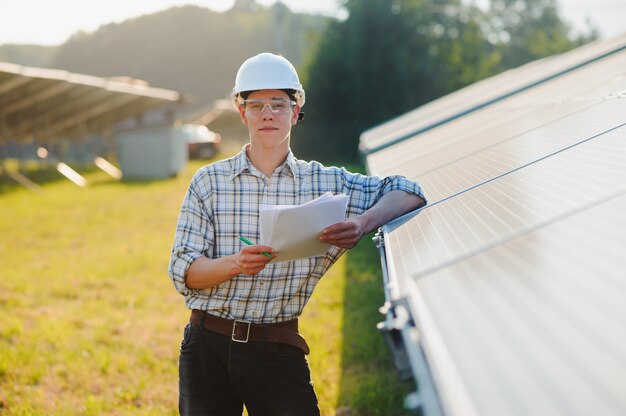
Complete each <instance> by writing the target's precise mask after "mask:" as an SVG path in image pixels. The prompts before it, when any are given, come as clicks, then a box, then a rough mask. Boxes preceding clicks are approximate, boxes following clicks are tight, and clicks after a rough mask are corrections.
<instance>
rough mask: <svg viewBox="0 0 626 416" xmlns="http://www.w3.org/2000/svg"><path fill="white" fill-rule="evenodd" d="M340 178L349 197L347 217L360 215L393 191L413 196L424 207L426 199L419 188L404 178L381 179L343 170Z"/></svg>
mask: <svg viewBox="0 0 626 416" xmlns="http://www.w3.org/2000/svg"><path fill="white" fill-rule="evenodd" d="M342 176H343V182H344V189H343V192H344V193H346V194H348V195H349V196H350V202H349V203H348V216H354V215H359V214H362V213H363V212H365V211H367V210H368V209H369V208H371V207H372V206H373V205H374V204H376V202H378V200H379V199H380V198H382V196H383V195H385V194H387V193H389V192H391V191H395V190H400V191H404V192H406V193H409V194H415V195H417V196H419V197H420V198H421V199H422V200H424V204H422V206H424V205H426V197H425V196H424V192H423V190H422V188H421V186H420V185H419V184H418V183H417V182H414V181H412V180H410V179H407V178H406V177H404V176H400V175H393V176H387V177H385V178H381V177H379V176H365V175H361V174H358V173H350V172H348V171H346V170H345V169H342Z"/></svg>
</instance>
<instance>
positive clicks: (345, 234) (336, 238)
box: [319, 218, 365, 248]
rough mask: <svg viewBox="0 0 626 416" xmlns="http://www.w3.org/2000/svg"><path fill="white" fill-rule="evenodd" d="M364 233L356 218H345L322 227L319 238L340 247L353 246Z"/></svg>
mask: <svg viewBox="0 0 626 416" xmlns="http://www.w3.org/2000/svg"><path fill="white" fill-rule="evenodd" d="M364 234H365V230H364V226H363V225H362V224H361V222H360V221H359V220H358V218H346V219H345V220H344V221H343V222H338V223H336V224H333V225H329V226H328V227H326V228H324V229H323V230H322V234H321V235H320V236H319V240H320V241H321V242H323V243H328V244H332V245H333V246H337V247H341V248H353V247H354V246H356V244H357V243H358V242H359V240H360V239H361V237H363V235H364Z"/></svg>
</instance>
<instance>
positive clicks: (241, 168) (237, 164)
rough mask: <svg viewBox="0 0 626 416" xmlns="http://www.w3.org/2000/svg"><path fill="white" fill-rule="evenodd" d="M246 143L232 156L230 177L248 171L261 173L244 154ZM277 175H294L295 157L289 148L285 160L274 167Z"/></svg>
mask: <svg viewBox="0 0 626 416" xmlns="http://www.w3.org/2000/svg"><path fill="white" fill-rule="evenodd" d="M248 146H249V145H248V144H245V145H244V146H243V148H242V149H241V152H239V154H237V155H236V156H234V157H233V159H232V169H231V171H230V179H231V180H232V179H234V178H236V177H237V176H239V175H240V174H241V173H243V172H249V173H252V174H255V175H256V174H257V173H258V174H259V175H263V174H262V173H261V172H260V171H259V170H258V169H256V168H255V167H254V165H253V164H252V163H250V159H248V155H247V154H246V149H247V148H248ZM275 172H277V173H278V174H279V175H280V174H286V175H291V176H295V174H296V158H295V156H294V155H293V152H292V151H291V149H289V153H287V158H286V159H285V161H284V162H283V163H282V164H281V165H280V166H279V167H278V168H277V169H276V171H275Z"/></svg>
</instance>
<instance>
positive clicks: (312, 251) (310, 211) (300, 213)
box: [259, 192, 348, 262]
mask: <svg viewBox="0 0 626 416" xmlns="http://www.w3.org/2000/svg"><path fill="white" fill-rule="evenodd" d="M347 207H348V195H345V194H339V195H333V194H332V193H331V192H327V193H325V194H324V195H322V196H320V197H319V198H316V199H314V200H312V201H309V202H307V203H305V204H302V205H261V207H260V209H259V222H260V231H261V244H265V245H267V246H270V247H272V248H273V249H274V250H276V252H277V254H278V256H277V257H276V258H275V259H274V260H272V262H281V261H287V260H294V259H302V258H306V257H313V256H323V255H324V254H326V252H327V251H328V249H329V247H330V244H324V243H322V242H320V241H319V240H318V239H317V238H318V237H319V235H320V233H321V232H322V230H323V229H324V228H325V227H327V226H329V225H331V224H335V223H338V222H342V221H343V220H344V218H345V217H346V208H347Z"/></svg>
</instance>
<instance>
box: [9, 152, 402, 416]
mask: <svg viewBox="0 0 626 416" xmlns="http://www.w3.org/2000/svg"><path fill="white" fill-rule="evenodd" d="M199 166H200V164H199V163H197V162H195V163H190V164H189V166H188V167H187V168H186V169H185V170H184V171H183V172H182V173H181V174H180V175H179V176H178V177H176V178H172V179H168V180H161V181H149V182H125V181H123V182H118V181H116V180H114V179H111V178H110V177H108V176H107V175H106V174H105V173H103V172H100V171H97V170H90V169H88V170H84V169H83V170H82V172H83V174H84V176H85V177H86V178H87V180H88V181H89V186H88V187H86V188H83V189H81V188H78V187H76V186H75V185H73V184H72V183H70V182H69V181H67V180H65V179H64V178H63V177H61V175H60V174H58V173H56V172H54V171H42V170H41V169H40V170H38V171H35V172H31V173H29V174H28V176H29V177H30V178H31V179H34V180H35V181H36V182H38V183H40V184H42V185H43V191H42V192H41V193H34V192H31V191H28V190H26V189H24V188H21V187H19V186H17V185H14V184H12V183H9V182H8V179H6V178H4V179H0V181H3V182H0V414H1V415H63V416H66V415H69V416H71V415H138V414H140V415H175V414H177V408H176V405H177V394H178V391H177V377H178V376H177V359H178V347H179V345H180V341H181V337H182V329H183V326H184V324H185V322H186V320H187V319H188V312H187V310H186V308H185V306H184V303H183V299H182V297H181V296H180V295H178V294H177V293H176V291H175V290H174V288H173V286H172V284H171V282H170V280H169V278H168V277H167V264H168V260H169V252H170V248H171V243H172V239H173V232H174V227H175V223H176V218H177V215H178V209H179V207H180V204H181V202H182V198H183V195H184V193H185V190H186V187H187V184H188V182H189V179H190V178H191V176H192V175H193V173H194V171H195V170H196V169H197V168H198V167H199ZM382 302H383V296H382V288H381V279H380V266H379V261H378V254H377V252H376V250H375V248H374V247H373V243H372V242H371V241H370V239H369V238H368V239H364V240H363V241H362V242H361V244H359V246H358V247H357V248H355V249H354V250H352V251H351V252H350V253H349V254H348V255H346V256H344V257H343V258H342V259H341V260H340V261H339V262H338V264H337V265H336V266H335V267H333V269H332V270H331V271H330V272H329V274H327V275H326V276H325V278H324V279H322V282H321V283H320V285H319V287H318V289H317V291H316V293H315V294H314V296H313V298H312V299H311V302H310V304H309V305H308V306H307V309H306V311H305V314H304V316H303V318H302V323H301V327H302V332H303V333H304V335H305V337H306V338H307V340H308V341H309V344H310V345H311V349H312V353H311V355H310V356H309V360H310V363H311V368H312V373H313V379H314V381H315V384H316V390H317V392H318V396H319V398H320V407H321V410H322V414H324V415H335V414H338V415H339V414H341V415H344V416H346V415H351V416H355V415H385V416H391V415H404V414H405V412H404V411H403V410H402V399H403V397H404V395H405V394H406V393H407V392H408V390H409V387H410V386H408V385H406V384H404V383H401V382H399V381H398V377H397V375H396V373H395V370H394V369H393V368H392V366H391V363H390V360H389V358H388V354H387V350H386V347H385V345H384V342H383V339H382V337H381V336H380V335H379V334H378V333H377V332H376V329H375V323H376V322H377V321H378V320H380V319H381V317H379V315H378V313H377V308H378V306H380V305H381V304H382Z"/></svg>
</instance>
